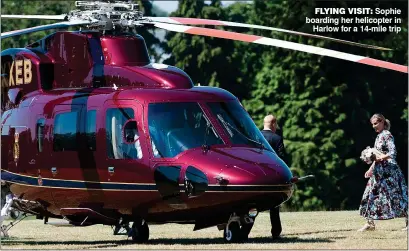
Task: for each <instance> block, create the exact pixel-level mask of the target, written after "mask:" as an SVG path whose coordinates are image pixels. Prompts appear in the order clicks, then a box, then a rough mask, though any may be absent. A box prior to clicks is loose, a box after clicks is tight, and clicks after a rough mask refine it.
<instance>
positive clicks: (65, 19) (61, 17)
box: [0, 15, 68, 21]
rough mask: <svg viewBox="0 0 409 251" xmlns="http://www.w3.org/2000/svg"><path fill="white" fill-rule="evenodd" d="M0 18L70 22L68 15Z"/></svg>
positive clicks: (4, 16) (8, 16)
mask: <svg viewBox="0 0 409 251" xmlns="http://www.w3.org/2000/svg"><path fill="white" fill-rule="evenodd" d="M0 17H1V18H7V19H41V20H64V21H68V17H67V15H1V16H0Z"/></svg>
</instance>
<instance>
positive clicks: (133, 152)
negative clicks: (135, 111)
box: [124, 121, 142, 159]
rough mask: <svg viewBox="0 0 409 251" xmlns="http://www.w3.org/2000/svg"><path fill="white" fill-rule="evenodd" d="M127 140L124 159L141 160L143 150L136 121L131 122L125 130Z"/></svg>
mask: <svg viewBox="0 0 409 251" xmlns="http://www.w3.org/2000/svg"><path fill="white" fill-rule="evenodd" d="M124 134H125V140H126V143H125V144H124V145H125V146H124V147H125V149H124V157H125V158H126V159H141V158H142V149H141V143H140V140H139V134H138V129H137V124H136V121H130V122H128V123H127V124H126V125H125V128H124Z"/></svg>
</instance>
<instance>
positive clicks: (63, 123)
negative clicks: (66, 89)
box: [53, 112, 78, 152]
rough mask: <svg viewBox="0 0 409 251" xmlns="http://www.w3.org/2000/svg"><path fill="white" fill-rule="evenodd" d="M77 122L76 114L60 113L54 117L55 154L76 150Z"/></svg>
mask: <svg viewBox="0 0 409 251" xmlns="http://www.w3.org/2000/svg"><path fill="white" fill-rule="evenodd" d="M77 120H78V112H67V113H60V114H57V115H56V116H55V121H54V137H53V138H54V142H53V149H54V151H55V152H60V151H76V150H77V134H78V124H77Z"/></svg>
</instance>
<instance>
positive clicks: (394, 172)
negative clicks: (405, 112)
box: [359, 130, 408, 220]
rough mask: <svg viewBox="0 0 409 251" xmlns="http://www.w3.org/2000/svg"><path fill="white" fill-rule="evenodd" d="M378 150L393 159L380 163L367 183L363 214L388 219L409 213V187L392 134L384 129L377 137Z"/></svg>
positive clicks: (376, 146)
mask: <svg viewBox="0 0 409 251" xmlns="http://www.w3.org/2000/svg"><path fill="white" fill-rule="evenodd" d="M374 147H375V148H376V149H377V150H379V151H381V152H382V153H384V154H387V155H389V156H390V157H391V158H389V159H387V160H384V161H381V162H377V163H376V164H375V167H374V169H373V175H372V176H371V177H370V178H369V181H368V183H367V184H366V188H365V192H364V195H363V196H362V201H361V205H360V207H359V213H360V215H361V216H363V217H365V218H366V219H372V220H387V219H393V218H398V217H407V216H408V187H407V186H406V182H405V178H404V176H403V173H402V171H401V169H400V168H399V166H398V164H397V163H396V160H395V158H396V149H395V143H394V139H393V136H392V134H391V133H390V132H389V131H388V130H383V131H382V132H380V133H379V134H378V136H377V137H376V140H375V146H374Z"/></svg>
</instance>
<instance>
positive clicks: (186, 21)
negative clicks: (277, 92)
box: [146, 17, 392, 50]
mask: <svg viewBox="0 0 409 251" xmlns="http://www.w3.org/2000/svg"><path fill="white" fill-rule="evenodd" d="M146 18H147V19H149V20H152V21H154V22H159V23H169V24H181V25H214V26H230V27H242V28H253V29H261V30H270V31H277V32H283V33H288V34H293V35H299V36H306V37H313V38H319V39H324V40H330V41H334V42H338V43H343V44H349V45H353V46H359V47H364V48H369V49H376V50H392V49H389V48H385V47H380V46H375V45H369V44H361V43H357V42H352V41H347V40H343V39H337V38H332V37H326V36H321V35H315V34H309V33H305V32H298V31H292V30H286V29H280V28H274V27H268V26H263V25H255V24H245V23H237V22H228V21H219V20H211V19H201V18H184V17H146Z"/></svg>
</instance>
